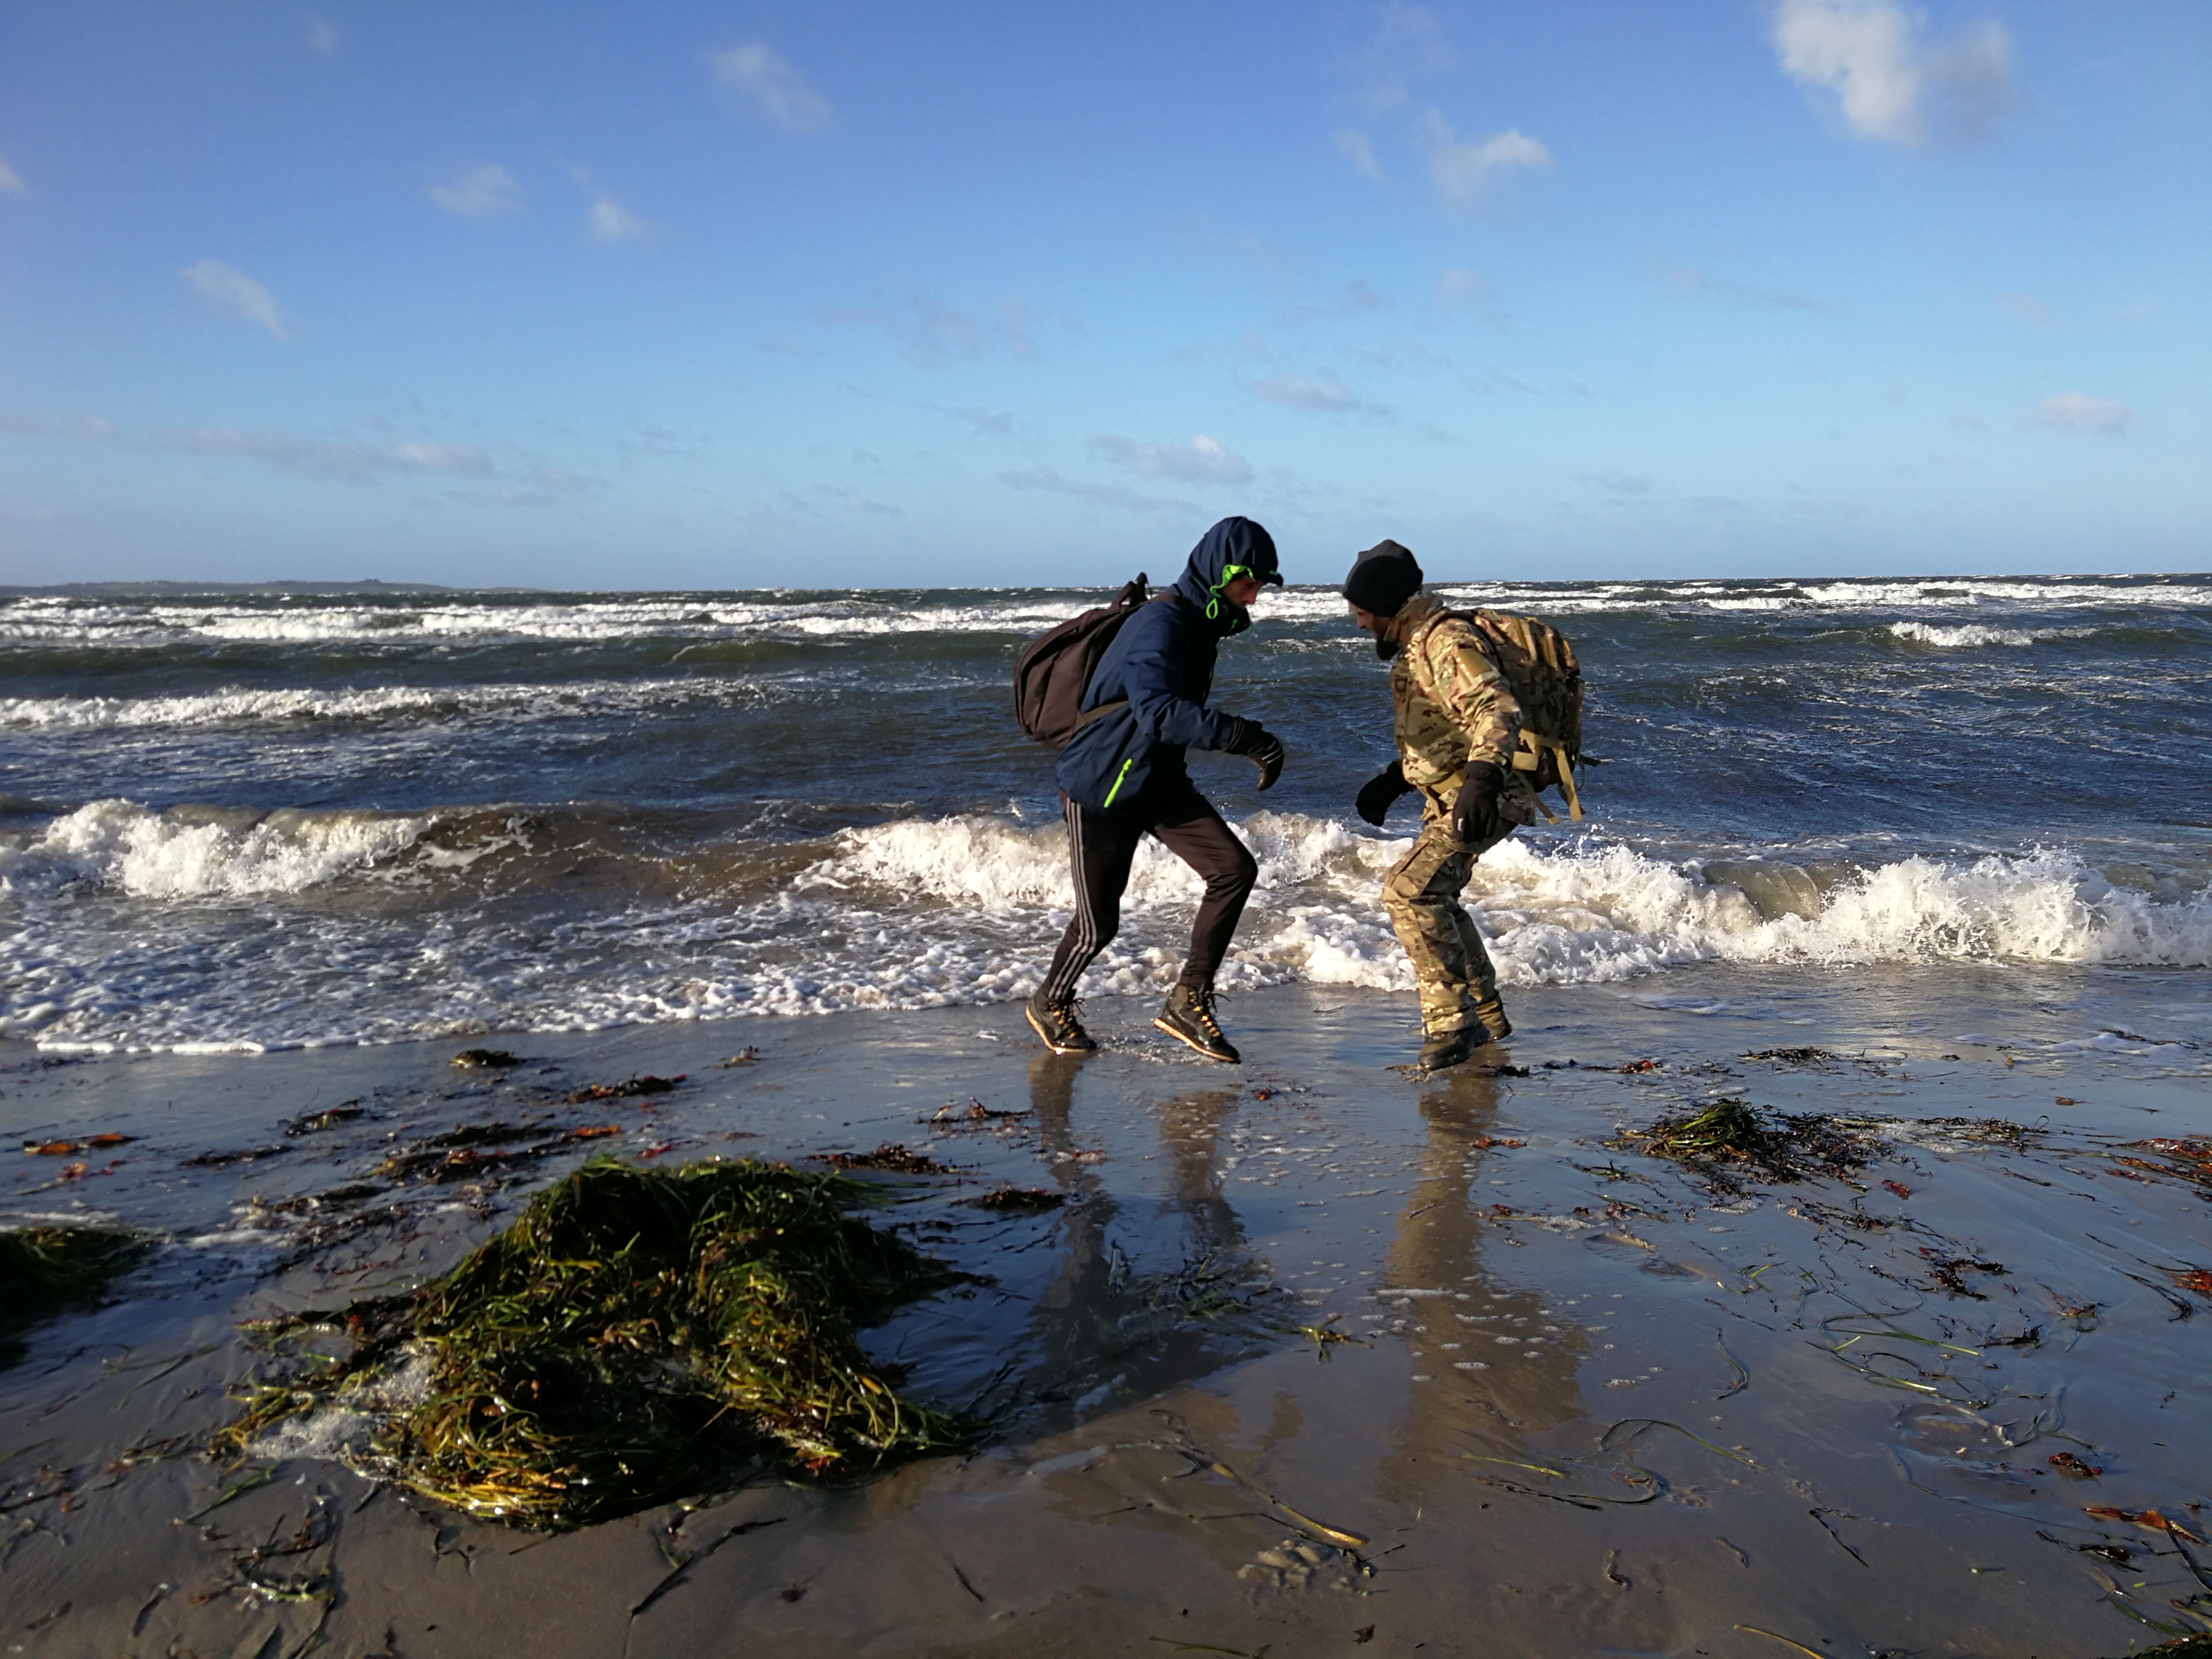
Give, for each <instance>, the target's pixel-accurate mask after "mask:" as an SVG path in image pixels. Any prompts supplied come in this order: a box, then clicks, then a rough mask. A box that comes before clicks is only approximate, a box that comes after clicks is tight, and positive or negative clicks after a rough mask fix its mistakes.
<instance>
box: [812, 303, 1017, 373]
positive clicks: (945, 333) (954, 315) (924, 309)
mask: <svg viewBox="0 0 2212 1659" xmlns="http://www.w3.org/2000/svg"><path fill="white" fill-rule="evenodd" d="M991 317H992V320H991V321H990V322H989V323H985V322H983V321H981V319H977V318H975V317H972V316H970V315H969V313H966V312H964V311H962V310H961V309H959V308H958V307H956V306H949V305H946V304H945V302H944V301H942V300H939V299H935V298H933V297H932V296H931V295H927V294H915V295H909V296H908V299H907V302H906V308H905V309H904V310H903V311H893V310H890V309H888V308H886V307H881V306H873V307H866V308H859V309H856V308H854V307H846V306H817V307H815V308H814V320H815V321H816V322H817V323H821V324H823V325H826V326H828V327H831V328H873V329H881V330H882V331H884V333H885V334H887V335H889V336H890V337H891V339H892V340H893V341H894V342H895V343H896V345H897V346H898V353H899V356H902V357H903V358H905V359H906V360H907V361H908V362H910V363H913V364H914V365H915V366H916V367H917V368H943V367H944V366H945V364H946V363H948V362H951V360H952V359H954V358H956V357H963V358H967V359H969V360H970V361H973V360H975V359H976V358H980V357H981V356H983V355H984V353H985V352H986V351H987V350H988V349H989V348H990V345H991V342H992V340H993V338H994V337H996V338H997V340H998V343H1000V345H1001V346H1003V347H1005V349H1006V350H1007V351H1008V352H1010V353H1012V355H1013V356H1017V357H1029V356H1034V355H1035V354H1036V342H1035V341H1033V340H1032V339H1031V338H1030V323H1031V321H1032V320H1034V319H1035V317H1036V313H1035V312H1033V311H1032V310H1031V309H1030V307H1029V305H1028V303H1027V302H1026V301H1023V300H1021V299H1018V298H1017V297H1016V296H1014V295H1000V297H999V298H998V299H996V300H994V301H992V302H991Z"/></svg>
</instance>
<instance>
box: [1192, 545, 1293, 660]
mask: <svg viewBox="0 0 2212 1659" xmlns="http://www.w3.org/2000/svg"><path fill="white" fill-rule="evenodd" d="M1276 563H1277V561H1276V557H1275V538H1273V536H1270V535H1269V534H1268V533H1267V530H1266V529H1265V528H1264V527H1263V526H1261V525H1260V524H1259V523H1257V522H1256V521H1255V520H1251V519H1224V520H1222V521H1221V522H1220V523H1219V524H1218V525H1216V526H1213V528H1212V529H1211V530H1209V531H1207V532H1206V534H1204V535H1203V536H1201V537H1200V538H1198V545H1197V546H1196V547H1194V548H1193V549H1191V550H1190V562H1189V563H1188V564H1186V565H1185V566H1184V567H1183V570H1182V575H1180V576H1178V577H1176V581H1175V591H1176V592H1178V593H1180V594H1181V595H1182V597H1183V598H1184V599H1187V600H1188V601H1189V602H1190V604H1191V605H1193V606H1194V607H1195V608H1196V609H1197V610H1198V611H1199V612H1200V614H1201V615H1202V616H1204V617H1206V620H1207V621H1209V622H1211V623H1212V624H1213V625H1214V627H1215V629H1217V630H1218V631H1219V633H1220V634H1221V635H1223V637H1227V636H1228V635H1231V634H1241V633H1243V631H1244V630H1245V629H1247V628H1249V627H1250V626H1251V625H1252V617H1251V614H1250V613H1249V611H1246V610H1245V609H1244V607H1243V605H1232V604H1231V603H1230V601H1229V599H1228V598H1227V596H1225V594H1224V593H1223V592H1221V586H1222V575H1221V573H1222V572H1223V571H1224V570H1225V569H1227V568H1229V567H1230V566H1231V565H1242V566H1243V568H1244V569H1245V570H1248V571H1249V572H1250V573H1251V574H1254V575H1255V576H1257V577H1258V578H1259V579H1260V580H1261V581H1262V582H1273V584H1274V585H1275V586H1278V587H1279V586H1282V584H1283V578H1282V574H1281V573H1280V572H1279V570H1278V569H1277V568H1276Z"/></svg>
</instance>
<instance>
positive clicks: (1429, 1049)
mask: <svg viewBox="0 0 2212 1659" xmlns="http://www.w3.org/2000/svg"><path fill="white" fill-rule="evenodd" d="M1489 1041H1490V1038H1489V1036H1488V1035H1487V1034H1486V1032H1485V1031H1484V1030H1483V1029H1482V1027H1481V1026H1480V1025H1468V1026H1463V1027H1462V1028H1461V1029H1460V1030H1456V1031H1439V1032H1437V1034H1436V1035H1435V1036H1432V1037H1431V1038H1430V1039H1429V1040H1428V1041H1427V1042H1424V1043H1423V1044H1422V1045H1421V1057H1420V1059H1419V1061H1417V1062H1416V1063H1417V1064H1418V1065H1419V1066H1420V1068H1421V1069H1422V1070H1423V1071H1425V1072H1441V1071H1443V1069H1444V1067H1446V1066H1457V1065H1459V1064H1460V1063H1461V1062H1462V1061H1463V1060H1466V1059H1467V1058H1468V1056H1469V1055H1470V1054H1474V1051H1475V1050H1476V1049H1477V1048H1480V1047H1482V1045H1483V1044H1484V1043H1486V1042H1489Z"/></svg>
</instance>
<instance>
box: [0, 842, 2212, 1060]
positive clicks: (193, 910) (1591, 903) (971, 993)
mask: <svg viewBox="0 0 2212 1659" xmlns="http://www.w3.org/2000/svg"><path fill="white" fill-rule="evenodd" d="M1239 828H1240V829H1241V832H1242V833H1243V836H1244V837H1245V838H1246V840H1247V841H1248V842H1249V844H1250V845H1251V847H1252V848H1253V851H1254V852H1255V854H1256V855H1257V857H1258V860H1259V863H1260V879H1259V885H1258V888H1257V890H1255V893H1254V896H1253V898H1252V902H1251V904H1250V906H1249V908H1248V910H1247V912H1246V916H1245V920H1244V922H1243V927H1242V928H1241V929H1240V931H1239V933H1238V936H1237V944H1236V945H1235V947H1234V948H1233V950H1232V952H1231V957H1230V959H1229V961H1228V962H1227V963H1225V966H1224V969H1223V973H1222V983H1223V985H1224V986H1225V988H1229V989H1232V990H1233V989H1238V988H1249V987H1256V986H1263V985H1277V984H1285V983H1291V982H1298V981H1303V982H1305V983H1310V984H1326V985H1359V986H1369V987H1377V988H1383V989H1390V990H1406V989H1409V988H1410V987H1411V985H1412V977H1411V974H1410V970H1409V969H1408V968H1407V963H1406V960H1405V957H1404V955H1403V952H1402V951H1401V950H1400V948H1399V946H1398V945H1397V942H1396V940H1395V938H1394V937H1393V935H1392V934H1391V932H1390V930H1389V925H1388V923H1387V921H1386V920H1385V918H1384V916H1383V913H1382V910H1381V908H1380V905H1379V903H1378V902H1377V896H1378V889H1379V887H1380V884H1381V882H1382V880H1383V877H1384V875H1385V874H1386V873H1387V872H1388V871H1389V868H1390V866H1392V864H1393V863H1395V861H1396V860H1397V859H1398V858H1400V857H1401V856H1402V854H1404V852H1405V850H1406V848H1407V841H1406V840H1404V839H1403V838H1395V837H1390V836H1380V835H1370V834H1366V833H1362V832H1357V831H1354V830H1352V829H1347V828H1346V826H1344V825H1342V824H1340V823H1335V822H1333V821H1331V820H1328V819H1326V818H1321V817H1309V816H1305V815H1303V814H1299V813H1295V812H1257V813H1255V814H1253V815H1252V816H1251V817H1249V818H1247V819H1245V820H1244V821H1243V823H1242V824H1241V825H1240V826H1239ZM624 837H627V840H626V841H625V840H623V838H624ZM587 842H589V843H591V844H592V846H593V847H594V848H595V849H596V852H595V855H596V856H602V857H605V858H607V859H610V860H613V861H614V862H615V863H617V864H619V865H620V866H622V867H623V869H626V870H629V871H632V872H635V871H638V870H640V869H642V871H643V872H644V875H643V877H642V878H639V879H636V880H634V881H632V882H630V883H629V885H628V886H627V887H626V888H625V889H624V890H623V891H621V892H619V893H618V892H617V891H616V890H614V889H612V888H611V887H603V888H599V889H592V888H590V887H589V886H587V885H584V884H579V883H578V881H577V880H576V879H575V878H574V872H576V871H577V870H578V869H579V868H580V866H579V865H578V863H577V858H578V849H579V848H582V847H584V846H585V845H586V843H587ZM609 842H621V844H620V845H606V844H603V843H609ZM650 843H651V838H650V837H649V836H646V835H644V834H643V833H641V832H640V831H638V830H637V829H635V826H634V822H633V820H632V819H630V818H629V817H627V816H626V815H624V814H623V813H622V812H621V811H610V812H609V813H608V814H607V815H606V816H605V817H600V818H595V819H592V820H590V821H588V822H586V820H583V819H580V818H579V819H576V820H575V821H574V823H569V822H568V821H566V820H562V819H561V818H560V817H558V815H556V814H548V813H543V812H541V813H538V814H535V815H529V816H527V817H525V816H523V815H517V814H512V813H509V812H508V811H506V810H505V809H495V808H470V809H453V810H450V811H445V812H438V813H426V814H417V815H412V816H409V815H399V814H380V813H374V812H369V811H319V812H318V811H279V812H270V813H266V814H258V813H253V812H245V811H228V810H222V809H215V808H172V809H169V810H168V811H155V810H153V809H150V808H148V807H145V806H143V805H136V804H133V803H131V802H129V801H125V800H106V801H98V802H94V803H92V804H91V805H87V806H83V807H80V808H78V809H76V811H72V812H69V813H67V814H64V815H62V816H59V817H55V818H53V819H52V820H51V821H49V822H47V823H46V824H45V825H44V827H43V828H42V829H36V830H29V831H18V832H16V833H15V834H14V835H12V836H8V837H6V838H5V839H4V840H0V918H4V919H5V921H6V922H7V924H8V926H9V929H10V931H11V933H12V939H11V949H12V952H13V966H12V968H11V970H10V973H9V975H7V976H6V977H5V979H4V981H0V1034H5V1035H9V1036H20V1037H27V1038H29V1039H31V1040H33V1041H35V1042H39V1043H40V1045H42V1046H45V1047H49V1048H64V1049H86V1048H94V1049H106V1048H206V1047H208V1046H209V1045H214V1046H216V1047H228V1048H267V1047H279V1046H295V1045H300V1044H325V1043H331V1042H374V1041H396V1040H405V1039H410V1038H421V1037H431V1036H451V1035H453V1034H456V1033H461V1032H472V1031H483V1030H531V1029H536V1030H554V1029H580V1028H581V1029H590V1028H599V1027H604V1026H609V1025H617V1024H641V1023H650V1022H654V1021H661V1020H677V1019H709V1018H729V1017H732V1016H736V1015H745V1014H753V1015H759V1014H807V1013H832V1012H840V1011H843V1010H848V1009H854V1008H923V1007H931V1006H944V1005H948V1004H957V1003H991V1002H1003V1001H1007V1000H1014V999H1017V998H1019V997H1023V996H1026V995H1027V994H1029V993H1030V991H1031V990H1033V989H1034V988H1035V987H1036V981H1037V978H1038V976H1039V975H1040V974H1041V973H1042V969H1043V967H1044V964H1045V962H1046V960H1047V958H1048V956H1049V954H1050V951H1051V949H1052V946H1053V944H1054V941H1055V939H1056V938H1057V936H1058V934H1059V932H1060V928H1061V927H1064V926H1065V924H1066V918H1067V915H1068V913H1069V910H1070V908H1071V907H1072V904H1073V889H1072V886H1071V884H1070V879H1069V874H1068V870H1067V865H1066V853H1065V848H1064V844H1063V841H1062V833H1061V830H1060V825H1059V823H1057V821H1048V822H1047V823H1042V824H1038V823H1023V822H1021V821H1019V820H1018V819H1016V818H1013V817H999V816H992V815H981V814H973V815H965V816H956V817H940V818H927V819H923V818H913V819H901V820H896V821H893V822H890V823H880V824H876V825H873V826H870V827H867V828H864V829H850V830H845V831H842V832H840V833H838V834H836V835H835V836H830V837H829V838H828V839H827V840H823V841H817V842H811V843H806V844H800V845H797V846H794V845H792V844H788V843H782V844H771V843H765V842H749V843H742V844H738V845H735V846H733V847H732V848H729V849H727V850H726V852H725V854H722V855H720V856H718V858H716V859H714V860H705V859H703V858H702V857H701V856H700V855H698V854H696V853H692V854H684V855H683V856H682V857H681V858H678V856H676V855H673V854H667V853H656V852H655V851H654V849H653V846H652V845H651V844H650ZM494 851H499V852H501V853H502V854H504V855H505V856H503V857H502V858H500V859H493V860H487V858H486V855H487V854H489V853H492V852H494ZM2130 867H2131V868H2132V866H2130ZM2141 873H2142V875H2143V876H2146V877H2147V876H2148V874H2149V872H2147V871H2146V872H2141ZM2148 885H2149V887H2150V889H2151V890H2145V884H2144V883H2142V882H2141V881H2138V882H2137V883H2136V884H2133V885H2121V884H2117V883H2115V882H2114V881H2112V880H2110V879H2107V878H2106V875H2104V874H2103V873H2100V872H2099V871H2097V870H2096V869H2094V868H2092V867H2091V866H2088V865H2087V863H2085V862H2084V861H2083V860H2081V859H2080V858H2079V857H2078V856H2076V855H2075V854H2071V853H2066V852H2056V851H2042V852H2034V853H2028V854H2020V855H2017V856H2010V857H2003V856H1990V857H1984V858H1978V859H1972V860H1940V859H1931V858H1918V857H1916V858H1905V859H1899V860H1893V861H1890V862H1885V863H1879V864H1875V865H1872V866H1866V867H1852V866H1844V865H1835V866H1795V865H1790V864H1787V863H1784V862H1783V861H1781V860H1765V861H1760V860H1749V861H1743V862H1737V863H1733V864H1722V863H1717V862H1716V863H1700V862H1698V861H1694V860H1693V861H1688V862H1674V861H1669V860H1665V859H1662V858H1657V857H1654V856H1652V855H1651V854H1649V853H1647V852H1644V851H1642V850H1639V849H1638V848H1635V847H1632V846H1630V845H1626V844H1624V843H1621V842H1602V841H1599V840H1597V839H1595V838H1585V839H1583V840H1582V841H1580V842H1567V843H1564V844H1560V843H1552V844H1543V843H1538V842H1529V843H1526V844H1524V843H1522V842H1508V843H1507V844H1505V845H1504V846H1503V847H1500V848H1497V849H1496V850H1494V851H1493V852H1492V853H1491V854H1489V855H1488V856H1486V858H1485V859H1484V860H1482V862H1481V863H1480V865H1479V866H1477V868H1476V871H1475V873H1474V879H1473V880H1472V882H1471V883H1470V884H1469V886H1468V894H1467V897H1468V902H1469V904H1470V906H1471V907H1472V908H1474V910H1475V911H1476V913H1477V915H1478V918H1479V920H1480V924H1481V927H1482V929H1483V932H1484V933H1485V935H1486V938H1487V939H1489V940H1490V942H1491V947H1492V955H1493V956H1494V957H1495V958H1496V961H1497V963H1498V969H1499V973H1500V976H1501V978H1503V979H1504V981H1506V982H1508V983H1509V984H1514V985H1529V984H1553V985H1560V984H1570V985H1571V984H1602V983H1614V982H1619V981H1626V980H1631V979H1634V978H1638V977H1639V976H1642V975H1649V974H1652V973H1655V972H1657V971H1661V970H1663V969H1668V968H1670V967H1674V966H1679V965H1686V964H1690V963H1708V962H1717V963H1739V964H1758V963H1776V964H1781V963H1792V964H1807V965H1812V966H1815V967H1818V966H1822V965H1826V966H1833V967H1843V966H1846V965H1850V964H1858V963H1901V962H1942V961H1978V960H2004V961H2014V962H2025V963H2106V964H2124V965H2130V966H2151V965H2155V966H2166V967H2189V966H2203V965H2208V964H2212V891H2195V890H2185V888H2184V887H2183V886H2182V885H2181V884H2179V881H2178V880H2177V878H2172V877H2163V878H2156V879H2155V880H2154V881H2153V882H2150V883H2149V884H2148ZM1197 896H1198V881H1197V878H1195V877H1194V875H1193V874H1192V873H1191V872H1189V871H1188V869H1186V868H1185V867H1184V866H1182V864H1181V863H1180V862H1178V861H1177V860H1176V859H1175V858H1174V857H1173V856H1172V855H1171V854H1169V853H1168V852H1167V851H1166V850H1165V849H1164V848H1161V847H1159V846H1158V845H1157V844H1156V843H1152V842H1146V843H1145V845H1144V846H1143V847H1142V848H1140V850H1139V854H1138V856H1137V859H1136V862H1135V865H1134V867H1133V872H1132V878H1131V882H1130V885H1129V890H1128V893H1127V899H1126V901H1125V907H1124V922H1123V927H1122V931H1121V935H1120V937H1118V938H1117V939H1115V941H1114V943H1113V945H1112V946H1111V947H1110V948H1109V951H1108V952H1107V953H1106V955H1105V956H1104V957H1102V958H1101V960H1100V962H1099V963H1098V965H1097V968H1096V969H1094V970H1093V973H1092V975H1091V978H1090V979H1088V980H1086V981H1085V989H1086V992H1087V993H1088V994H1092V995H1115V994H1126V995H1134V994H1145V993H1151V994H1157V993H1158V989H1159V987H1162V986H1163V985H1164V983H1165V982H1166V981H1169V980H1170V979H1172V977H1173V976H1174V975H1175V973H1176V969H1177V968H1178V966H1179V964H1180V961H1181V956H1182V945H1183V942H1184V939H1185V936H1186V934H1187V932H1188V927H1189V921H1190V914H1191V910H1192V908H1193V906H1194V903H1195V902H1196V899H1197Z"/></svg>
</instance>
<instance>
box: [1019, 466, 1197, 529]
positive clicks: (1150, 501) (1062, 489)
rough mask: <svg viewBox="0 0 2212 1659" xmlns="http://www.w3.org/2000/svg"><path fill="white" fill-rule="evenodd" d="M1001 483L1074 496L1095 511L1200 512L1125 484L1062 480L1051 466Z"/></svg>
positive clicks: (1021, 474) (1190, 505)
mask: <svg viewBox="0 0 2212 1659" xmlns="http://www.w3.org/2000/svg"><path fill="white" fill-rule="evenodd" d="M999 482H1000V483H1002V484H1004V485H1006V488H1007V489H1023V490H1030V491H1033V492H1042V493H1044V494H1047V495H1073V496H1074V497H1075V498H1076V499H1077V500H1078V501H1088V502H1090V503H1091V505H1092V506H1093V507H1108V508H1110V509H1111V510H1113V511H1114V512H1116V513H1184V514H1186V515H1188V516H1190V517H1196V516H1197V515H1198V513H1199V512H1200V508H1199V507H1197V506H1196V505H1195V504H1194V503H1192V502H1190V501H1171V500H1170V499H1169V498H1168V497H1166V496H1164V495H1139V494H1138V492H1137V491H1135V490H1133V489H1130V488H1129V486H1128V485H1127V484H1124V483H1112V484H1094V483H1083V482H1082V481H1081V480H1079V479H1076V478H1063V477H1060V474H1059V472H1058V471H1055V470H1054V469H1053V468H1052V467H1048V466H1040V467H1037V468H1035V469H1034V470H1032V471H1028V472H1001V473H1000V475H999Z"/></svg>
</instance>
